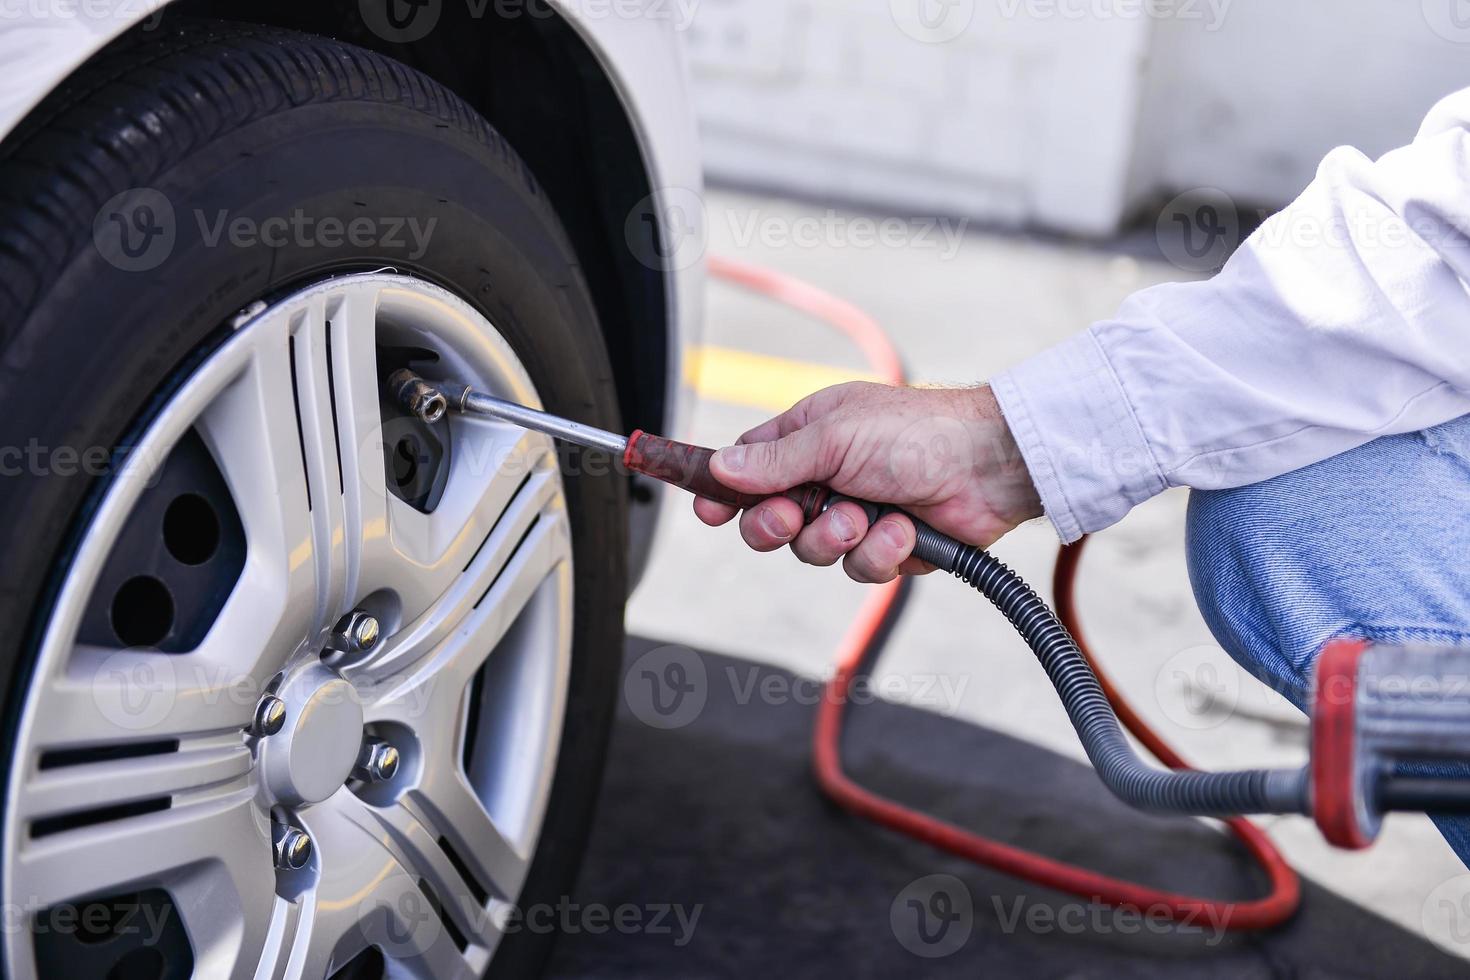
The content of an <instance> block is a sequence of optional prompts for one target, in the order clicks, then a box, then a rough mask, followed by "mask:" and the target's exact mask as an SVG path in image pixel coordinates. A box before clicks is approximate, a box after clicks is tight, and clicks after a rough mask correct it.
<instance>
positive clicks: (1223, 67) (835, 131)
mask: <svg viewBox="0 0 1470 980" xmlns="http://www.w3.org/2000/svg"><path fill="white" fill-rule="evenodd" d="M1461 2H1463V0H701V2H700V3H699V5H698V7H697V12H696V14H695V16H694V17H693V18H692V22H691V24H690V26H689V29H688V42H689V52H690V60H691V64H692V67H693V72H694V77H695V95H696V102H697V105H698V106H699V112H700V119H701V127H702V135H703V139H704V144H705V146H704V151H705V157H706V160H707V166H708V170H709V173H710V175H711V176H712V177H714V178H716V179H727V180H732V181H736V182H740V183H745V184H754V185H758V186H763V187H770V188H776V189H784V190H790V191H794V192H798V193H804V194H809V195H816V196H820V197H832V198H842V199H849V200H856V201H863V202H868V203H870V204H872V205H873V206H875V207H879V208H886V209H893V210H898V211H917V212H938V213H946V214H963V215H969V216H975V217H979V218H981V219H984V220H987V221H990V222H994V223H998V224H1006V225H1036V226H1042V227H1049V228H1054V229H1060V230H1063V231H1068V232H1073V233H1078V234H1085V235H1105V234H1108V233H1110V232H1112V231H1113V230H1115V229H1116V228H1117V227H1118V225H1119V224H1120V223H1121V222H1122V221H1123V220H1124V219H1125V218H1127V217H1128V216H1129V215H1130V213H1131V212H1132V211H1133V210H1135V209H1136V208H1137V206H1138V205H1139V203H1140V202H1143V201H1146V200H1150V199H1153V198H1155V197H1157V196H1160V195H1166V194H1172V193H1173V192H1177V191H1180V190H1184V189H1187V188H1192V187H1197V186H1213V187H1219V188H1222V189H1224V190H1225V191H1227V192H1228V193H1230V194H1231V195H1234V196H1237V197H1239V198H1240V199H1242V200H1244V201H1247V202H1250V203H1261V204H1278V203H1284V201H1286V200H1288V199H1289V198H1290V197H1291V196H1292V195H1293V194H1294V193H1295V191H1296V190H1298V189H1300V187H1301V186H1302V185H1303V184H1304V183H1305V182H1306V181H1307V180H1309V179H1310V177H1311V174H1312V170H1313V167H1314V166H1315V163H1316V161H1317V160H1318V159H1319V158H1320V157H1321V155H1322V154H1323V153H1324V152H1325V151H1326V150H1327V149H1330V148H1331V147H1332V146H1334V145H1337V144H1339V143H1344V142H1348V143H1354V144H1355V145H1359V146H1361V147H1362V148H1364V149H1365V150H1368V151H1370V152H1373V153H1378V152H1382V151H1383V150H1385V149H1388V148H1390V147H1392V146H1395V145H1398V144H1399V143H1402V142H1404V141H1406V140H1408V139H1409V138H1410V137H1411V136H1412V135H1413V132H1414V129H1415V127H1416V126H1417V124H1418V121H1419V119H1420V118H1421V117H1422V116H1423V114H1424V112H1425V110H1426V109H1427V108H1428V107H1429V106H1430V105H1431V104H1432V103H1433V102H1434V100H1435V99H1436V98H1437V97H1438V96H1439V95H1442V94H1444V93H1445V92H1447V91H1450V90H1452V89H1454V88H1456V87H1459V86H1461V85H1470V26H1467V27H1466V28H1465V29H1464V30H1463V31H1461V32H1459V33H1457V31H1458V28H1456V27H1455V23H1456V22H1454V21H1450V20H1447V19H1446V20H1444V21H1443V22H1438V23H1437V26H1439V27H1440V33H1436V31H1435V30H1434V29H1432V27H1431V23H1430V21H1431V19H1433V18H1434V17H1435V16H1436V15H1435V14H1434V11H1433V8H1434V6H1435V4H1437V3H1442V4H1444V5H1445V8H1446V10H1450V9H1453V8H1452V7H1451V6H1450V5H1452V4H1456V3H1461ZM1170 3H1172V5H1173V6H1172V7H1169V6H1168V4H1170ZM1145 8H1147V9H1149V10H1153V11H1155V15H1153V16H1145V15H1143V13H1142V11H1143V10H1144V9H1145ZM1160 10H1163V11H1165V12H1166V13H1168V15H1167V16H1160V15H1158V14H1157V12H1158V11H1160ZM1169 11H1172V13H1169ZM1426 11H1428V13H1426ZM920 13H924V14H927V20H925V19H920V18H919V17H918V14H920ZM1461 33H1463V35H1464V37H1463V38H1461V37H1460V34H1461ZM1442 35H1449V37H1453V38H1455V39H1456V40H1451V39H1448V38H1447V37H1446V36H1442Z"/></svg>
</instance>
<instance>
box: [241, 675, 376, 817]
mask: <svg viewBox="0 0 1470 980" xmlns="http://www.w3.org/2000/svg"><path fill="white" fill-rule="evenodd" d="M276 696H277V697H279V698H280V699H281V700H282V701H284V702H286V723H285V724H284V725H283V726H282V727H281V730H280V731H279V732H277V733H276V734H274V735H271V736H269V737H267V738H264V739H262V740H261V757H262V766H263V769H264V772H265V780H266V785H267V786H268V787H270V791H271V794H272V795H273V796H275V798H276V799H278V800H280V801H281V802H282V803H285V804H287V805H288V806H304V805H306V804H309V803H320V802H321V801H322V800H325V799H326V798H327V797H329V796H331V795H332V794H333V793H335V792H337V789H338V787H340V786H341V785H342V784H343V783H345V782H346V781H347V777H348V775H349V774H351V772H352V766H353V764H354V763H355V762H356V761H357V752H358V748H359V747H360V746H361V745H362V705H361V703H359V701H358V699H357V692H356V691H355V690H353V687H352V685H351V684H349V683H347V681H346V680H344V679H343V678H342V676H341V675H340V674H338V673H337V672H336V671H334V670H332V669H330V668H329V667H325V666H322V665H321V664H312V665H311V666H310V667H307V668H306V669H305V670H303V671H301V672H300V673H297V674H295V675H293V676H292V677H290V678H289V679H288V680H287V681H286V683H285V684H283V685H281V689H280V690H279V691H277V692H276Z"/></svg>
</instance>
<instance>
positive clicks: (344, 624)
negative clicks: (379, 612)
mask: <svg viewBox="0 0 1470 980" xmlns="http://www.w3.org/2000/svg"><path fill="white" fill-rule="evenodd" d="M380 629H381V627H380V626H379V625H378V618H377V617H376V616H374V615H373V614H372V613H370V612H366V611H364V610H362V609H354V610H352V612H350V613H348V614H347V615H346V616H343V617H342V618H341V619H339V620H337V625H336V626H333V627H332V639H331V647H332V649H333V650H336V651H338V652H340V653H366V652H368V651H369V650H371V649H372V648H373V647H375V646H377V644H378V633H379V631H380Z"/></svg>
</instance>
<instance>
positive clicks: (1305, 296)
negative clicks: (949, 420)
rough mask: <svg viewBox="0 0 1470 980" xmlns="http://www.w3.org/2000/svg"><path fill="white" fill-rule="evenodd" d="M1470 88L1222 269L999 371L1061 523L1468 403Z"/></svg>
mask: <svg viewBox="0 0 1470 980" xmlns="http://www.w3.org/2000/svg"><path fill="white" fill-rule="evenodd" d="M1467 125H1470V92H1465V93H1459V94H1457V96H1455V97H1452V98H1451V99H1448V100H1446V101H1445V102H1444V103H1441V105H1440V106H1438V107H1436V110H1435V113H1433V114H1431V117H1430V119H1429V120H1428V121H1426V124H1425V129H1424V131H1422V132H1421V135H1420V138H1419V139H1418V140H1416V142H1415V143H1414V144H1413V145H1411V146H1409V147H1406V148H1404V149H1402V150H1397V151H1394V152H1393V153H1390V154H1388V155H1386V156H1385V157H1384V158H1382V159H1381V160H1379V161H1377V162H1372V161H1369V160H1367V159H1366V158H1364V157H1362V155H1361V154H1358V153H1356V152H1355V151H1352V150H1338V151H1335V152H1334V153H1333V154H1332V155H1330V156H1329V157H1328V158H1327V159H1326V160H1325V161H1324V162H1323V164H1322V167H1321V168H1320V170H1319V173H1318V177H1317V179H1316V180H1315V181H1314V182H1313V184H1312V185H1311V187H1309V188H1308V190H1307V191H1306V192H1305V193H1304V194H1303V195H1302V196H1301V198H1299V199H1298V200H1297V201H1296V202H1294V203H1293V204H1292V205H1291V206H1290V207H1288V208H1287V209H1285V210H1284V211H1283V212H1281V213H1280V214H1278V215H1276V216H1274V217H1273V218H1271V219H1270V220H1269V221H1267V222H1266V223H1265V224H1264V225H1263V226H1262V227H1261V228H1260V229H1259V230H1258V231H1257V233H1256V234H1255V235H1253V236H1252V237H1251V239H1250V240H1248V241H1247V242H1246V243H1245V244H1244V245H1243V246H1242V247H1241V248H1240V249H1239V250H1238V251H1237V253H1236V255H1235V256H1234V257H1232V259H1231V260H1230V262H1229V263H1228V264H1227V265H1226V267H1225V269H1224V270H1223V271H1222V272H1221V273H1220V275H1218V276H1216V277H1215V278H1214V279H1212V280H1210V281H1208V282H1202V283H1187V284H1171V285H1165V286H1159V287H1155V288H1154V289H1150V290H1145V291H1143V292H1141V293H1138V294H1136V295H1135V296H1133V297H1131V298H1130V299H1129V300H1128V301H1127V302H1126V303H1125V304H1124V306H1123V308H1122V309H1121V310H1120V311H1119V313H1118V315H1117V316H1116V317H1115V318H1113V319H1111V320H1106V321H1103V322H1101V323H1098V324H1095V325H1094V326H1093V327H1091V328H1090V329H1089V330H1088V331H1087V332H1086V333H1085V334H1082V335H1080V336H1078V337H1075V338H1073V339H1071V340H1069V341H1067V342H1066V343H1064V344H1062V345H1060V346H1059V347H1057V348H1054V349H1052V350H1050V351H1047V352H1044V353H1043V354H1041V355H1039V356H1037V357H1036V358H1033V359H1031V360H1029V361H1027V362H1024V363H1023V364H1021V365H1019V366H1018V367H1017V368H1015V369H1013V370H1012V371H1009V372H1006V373H1005V374H1002V375H1001V376H999V377H997V378H995V379H993V381H992V384H993V386H994V388H995V392H996V395H997V397H998V399H999V401H1000V404H1001V407H1002V409H1003V411H1004V412H1005V415H1006V418H1007V420H1008V422H1009V423H1010V425H1011V428H1012V430H1013V431H1014V432H1015V435H1016V439H1017V442H1018V444H1019V445H1020V448H1021V451H1022V453H1023V455H1024V456H1025V459H1026V462H1027V466H1028V468H1029V469H1030V470H1031V474H1032V477H1033V479H1034V480H1035V482H1036V484H1037V488H1038V490H1039V491H1040V493H1041V496H1042V499H1043V502H1044V504H1045V506H1046V510H1047V513H1048V515H1049V516H1050V517H1051V518H1052V520H1053V522H1054V523H1055V525H1056V527H1057V530H1058V532H1059V533H1060V534H1061V536H1062V537H1063V539H1064V540H1072V539H1074V538H1075V537H1077V536H1078V535H1080V534H1082V533H1085V532H1088V531H1094V530H1098V529H1100V528H1102V527H1106V526H1107V525H1109V524H1111V523H1113V522H1114V521H1116V520H1118V519H1119V518H1121V517H1122V516H1123V515H1124V514H1125V513H1127V511H1128V510H1129V509H1130V508H1131V507H1133V506H1134V505H1136V504H1137V503H1139V502H1141V501H1142V500H1145V499H1147V498H1148V497H1150V496H1152V495H1154V494H1156V493H1158V492H1160V491H1162V490H1163V489H1165V488H1167V487H1171V486H1191V487H1201V488H1215V487H1229V486H1240V485H1244V484H1248V483H1254V482H1257V481H1259V480H1263V479H1267V478H1269V477H1272V476H1276V475H1278V474H1280V473H1284V472H1288V471H1290V470H1293V469H1297V468H1299V467H1301V466H1305V465H1307V464H1309V463H1313V462H1316V461H1318V460H1321V459H1325V458H1327V457H1329V456H1332V455H1335V454H1337V453H1340V452H1343V451H1345V450H1348V449H1351V448H1353V447H1355V446H1358V445H1361V444H1363V443H1365V442H1367V441H1369V440H1371V439H1373V438H1375V437H1377V436H1379V435H1383V434H1388V433H1394V432H1406V431H1414V430H1417V429H1422V428H1425V427H1428V426H1431V425H1435V424H1438V423H1440V422H1443V421H1446V420H1448V419H1451V418H1455V417H1457V416H1459V415H1462V414H1465V413H1467V412H1470V399H1467V397H1466V395H1465V392H1466V391H1470V294H1467V287H1466V284H1465V283H1466V280H1467V279H1470V239H1467V234H1466V231H1467V229H1470V152H1467V148H1470V135H1467V130H1466V127H1467Z"/></svg>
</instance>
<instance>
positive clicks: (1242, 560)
mask: <svg viewBox="0 0 1470 980" xmlns="http://www.w3.org/2000/svg"><path fill="white" fill-rule="evenodd" d="M1466 515H1470V416H1467V417H1466V418H1462V419H1457V420H1455V421H1454V422H1450V423H1447V424H1446V425H1442V426H1438V427H1436V428H1434V429H1429V430H1426V431H1425V432H1419V433H1411V434H1407V435H1400V436H1388V437H1385V438H1381V439H1377V440H1375V441H1373V442H1370V443H1368V444H1367V445H1364V446H1360V447H1358V448H1357V449H1354V450H1352V451H1350V452H1346V453H1343V454H1341V455H1339V456H1334V457H1333V458H1331V459H1327V460H1324V461H1322V462H1320V463H1317V464H1315V465H1312V466H1308V467H1305V468H1303V469H1300V470H1297V471H1295V472H1292V473H1287V474H1285V475H1283V476H1279V477H1276V478H1275V479H1272V480H1267V481H1265V482H1263V483H1257V484H1253V485H1251V486H1247V487H1239V488H1236V489H1232V490H1213V491H1196V492H1195V493H1193V494H1192V495H1191V497H1190V502H1189V517H1188V526H1187V549H1188V557H1189V575H1190V581H1191V583H1192V585H1193V586H1194V591H1195V598H1196V600H1197V601H1198V603H1199V606H1200V610H1201V612H1202V613H1203V614H1204V616H1205V620H1206V622H1207V623H1208V624H1209V626H1210V630H1211V632H1213V633H1214V634H1215V637H1216V639H1217V640H1218V641H1219V642H1220V644H1221V645H1222V646H1224V647H1225V649H1226V650H1227V651H1228V652H1229V653H1230V654H1231V656H1233V657H1235V658H1236V659H1237V660H1239V661H1240V662H1241V664H1242V665H1244V666H1245V667H1246V668H1247V669H1248V670H1250V671H1251V672H1252V673H1254V674H1256V675H1257V676H1258V677H1261V678H1262V679H1263V680H1265V681H1267V682H1268V683H1271V684H1272V685H1273V686H1275V687H1277V689H1278V690H1281V692H1282V693H1283V694H1286V695H1287V696H1288V697H1290V698H1291V699H1292V700H1293V701H1295V702H1296V703H1297V704H1298V705H1300V704H1302V703H1303V698H1304V697H1305V695H1306V684H1307V676H1308V674H1309V673H1310V670H1311V665H1312V661H1313V659H1314V658H1315V657H1316V655H1317V653H1318V651H1320V650H1321V649H1322V645H1323V644H1324V643H1326V642H1327V641H1328V640H1330V639H1332V638H1333V637H1336V636H1362V637H1367V638H1369V639H1372V640H1376V641H1379V642H1384V643H1393V642H1423V643H1444V644H1454V645H1461V644H1464V643H1466V642H1467V640H1470V562H1466V561H1465V557H1464V556H1465V555H1466V554H1467V552H1470V521H1466V520H1465V519H1464V518H1465V516H1466Z"/></svg>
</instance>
